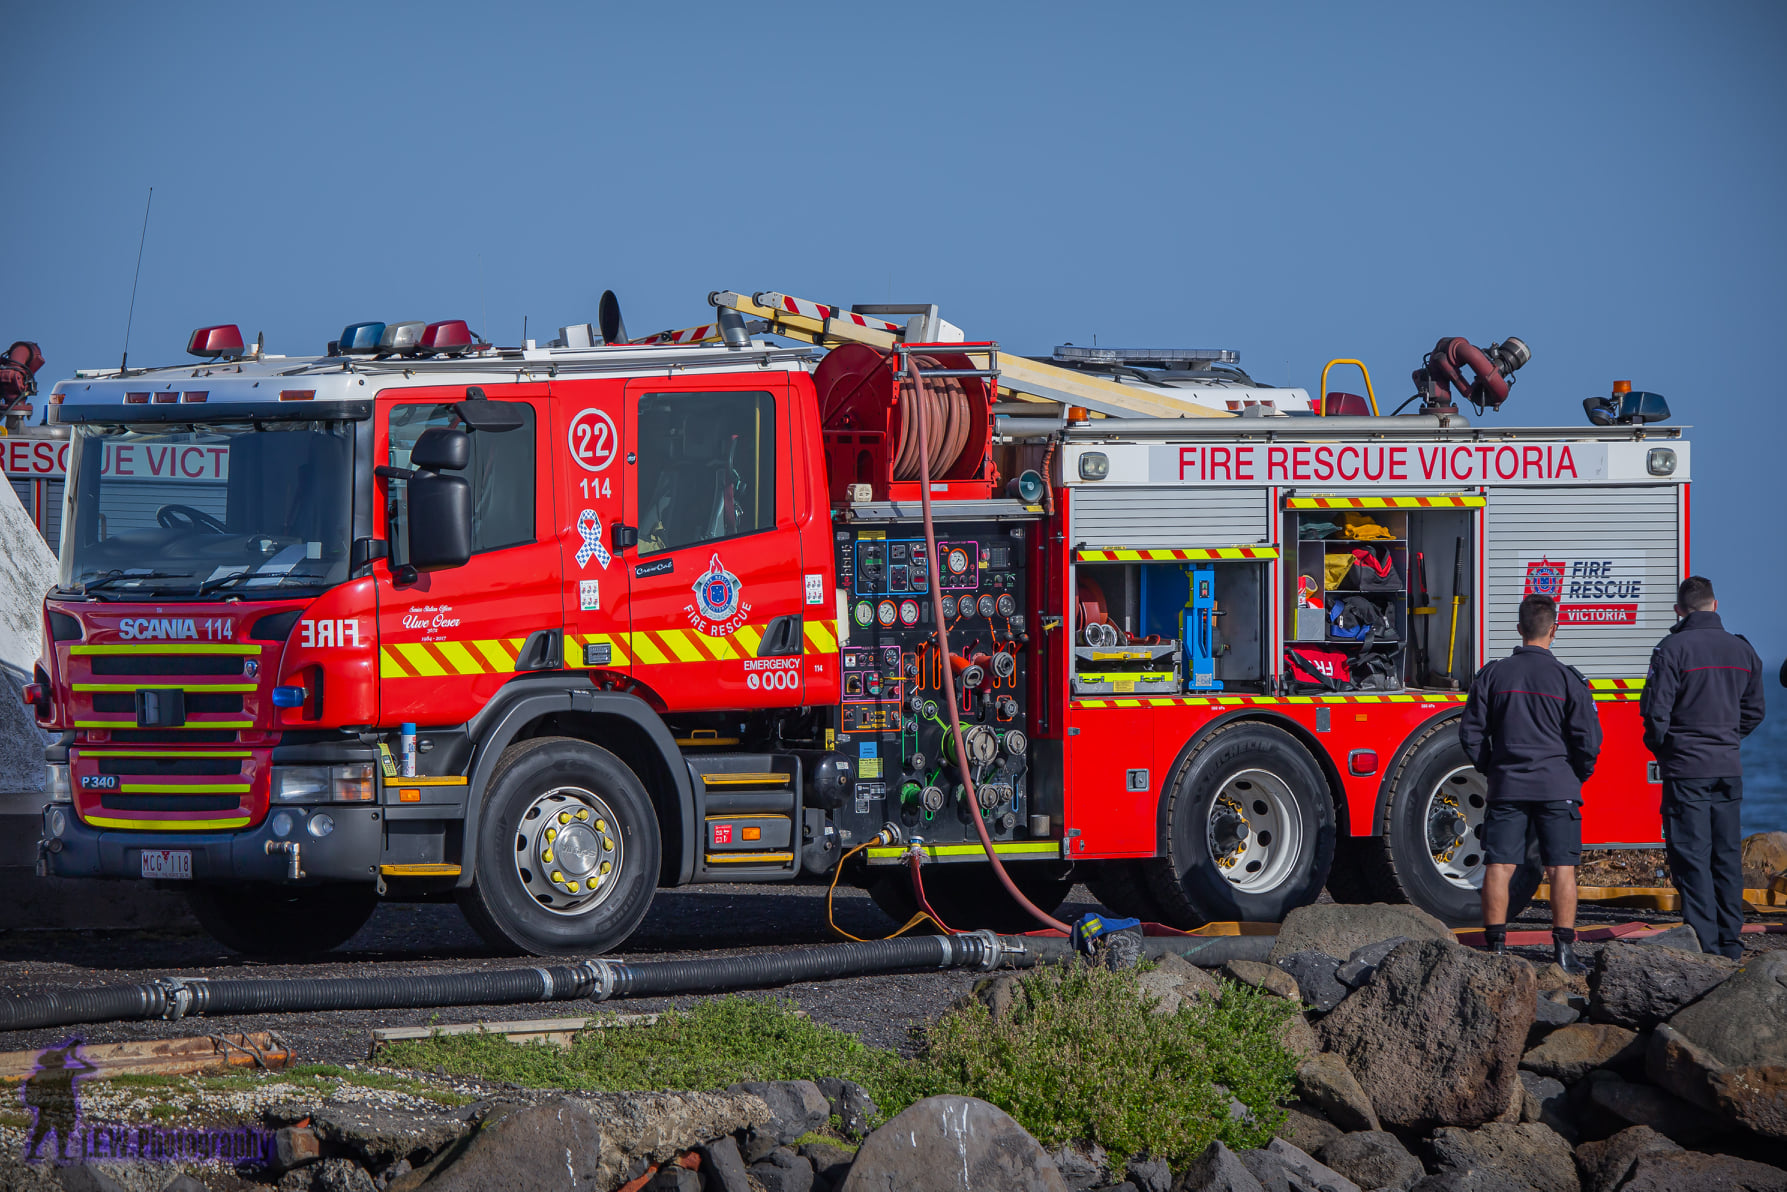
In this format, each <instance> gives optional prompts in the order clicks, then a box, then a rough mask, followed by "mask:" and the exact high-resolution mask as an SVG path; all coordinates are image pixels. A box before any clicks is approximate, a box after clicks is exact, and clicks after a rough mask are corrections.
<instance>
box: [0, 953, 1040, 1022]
mask: <svg viewBox="0 0 1787 1192" xmlns="http://www.w3.org/2000/svg"><path fill="white" fill-rule="evenodd" d="M1002 962H1008V963H1014V964H1016V963H1026V964H1034V963H1035V957H1034V955H1033V954H1032V953H1031V952H1030V951H1029V950H1028V949H1027V942H1017V941H1008V940H1005V939H1001V938H1000V937H999V936H996V935H994V934H993V933H992V932H990V931H977V932H971V933H968V934H965V935H929V936H911V937H907V938H904V939H892V940H876V941H873V942H870V943H859V944H833V945H829V946H827V947H823V948H800V949H796V950H793V951H786V950H778V951H768V952H761V953H753V954H751V955H747V956H725V957H719V958H713V959H702V960H653V961H645V962H642V963H638V964H622V963H619V962H617V961H611V960H589V961H585V962H584V963H582V964H577V965H550V966H540V967H535V968H519V969H502V970H498V971H496V972H477V973H422V974H411V975H408V976H402V977H326V978H315V977H297V978H291V979H286V980H267V979H256V980H244V981H213V980H210V979H208V978H204V977H160V978H157V979H156V980H153V981H145V982H142V983H141V984H136V985H102V986H100V987H99V988H97V989H67V990H56V991H54V992H50V993H34V994H28V995H26V996H24V997H13V998H8V999H6V1000H5V1001H0V1031H22V1030H30V1029H33V1028H37V1027H49V1026H71V1025H73V1024H75V1023H80V1022H116V1021H127V1020H136V1019H149V1018H163V1019H177V1018H186V1017H190V1016H194V1015H218V1014H300V1013H305V1012H308V1011H315V1010H392V1009H408V1008H414V1007H429V1006H483V1005H501V1004H504V1003H512V1002H563V1001H575V1000H581V999H587V1000H591V1001H598V1002H602V1001H607V1000H609V999H610V998H634V997H664V996H668V995H670V994H677V993H717V992H720V991H723V990H728V989H761V988H767V987H771V986H776V985H790V984H794V983H796V982H800V981H830V980H836V979H837V978H839V977H860V976H865V975H868V974H871V973H886V972H897V971H900V970H905V969H927V968H938V969H954V968H974V969H987V970H990V969H993V968H997V967H998V966H999V965H1000V964H1001V963H1002Z"/></svg>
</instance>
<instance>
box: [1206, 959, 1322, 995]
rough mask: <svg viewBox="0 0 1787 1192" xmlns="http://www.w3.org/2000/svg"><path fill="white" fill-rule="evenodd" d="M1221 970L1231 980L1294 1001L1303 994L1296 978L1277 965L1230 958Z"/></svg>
mask: <svg viewBox="0 0 1787 1192" xmlns="http://www.w3.org/2000/svg"><path fill="white" fill-rule="evenodd" d="M1221 972H1222V975H1223V976H1225V977H1227V978H1228V979H1229V980H1231V981H1239V982H1240V983H1241V984H1243V985H1252V986H1254V987H1255V988H1258V989H1264V990H1265V991H1266V992H1267V993H1275V994H1277V995H1278V996H1279V997H1283V998H1290V999H1292V1000H1293V1001H1295V1000H1298V999H1300V998H1301V997H1302V996H1303V995H1302V993H1301V992H1299V991H1298V989H1297V979H1296V978H1295V977H1293V976H1291V975H1290V974H1289V973H1287V972H1285V971H1284V970H1283V969H1281V968H1279V967H1278V966H1277V965H1272V964H1263V963H1261V962H1260V961H1258V960H1230V961H1227V962H1226V963H1224V964H1223V966H1222V969H1221Z"/></svg>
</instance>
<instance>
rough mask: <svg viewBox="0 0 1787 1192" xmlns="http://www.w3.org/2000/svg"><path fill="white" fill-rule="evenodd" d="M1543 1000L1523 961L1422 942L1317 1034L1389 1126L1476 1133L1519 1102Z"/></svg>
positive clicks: (1387, 962)
mask: <svg viewBox="0 0 1787 1192" xmlns="http://www.w3.org/2000/svg"><path fill="white" fill-rule="evenodd" d="M1436 922H1437V920H1436ZM1535 993H1536V985H1535V982H1534V977H1533V970H1532V966H1530V965H1528V964H1527V963H1526V962H1525V961H1523V960H1520V959H1519V958H1517V957H1514V956H1489V955H1482V954H1479V953H1476V952H1473V951H1471V950H1470V949H1467V948H1462V947H1459V946H1458V945H1457V944H1455V943H1451V942H1447V941H1440V940H1415V941H1411V942H1409V943H1406V944H1399V945H1398V946H1397V947H1396V948H1395V950H1394V951H1392V952H1391V953H1390V955H1389V956H1387V957H1385V958H1384V961H1383V963H1382V964H1380V965H1379V966H1378V968H1377V971H1376V972H1374V973H1373V974H1372V975H1371V979H1370V980H1369V981H1367V982H1366V983H1365V985H1363V986H1362V987H1361V988H1359V989H1358V990H1356V991H1355V992H1354V993H1353V994H1352V996H1350V997H1348V998H1347V999H1346V1000H1345V1001H1344V1002H1342V1003H1341V1005H1340V1006H1339V1007H1338V1008H1336V1009H1335V1010H1334V1011H1333V1012H1332V1013H1331V1014H1329V1015H1328V1016H1327V1017H1326V1018H1324V1019H1323V1020H1322V1021H1321V1023H1320V1025H1319V1026H1318V1028H1317V1033H1318V1035H1319V1036H1320V1038H1321V1039H1322V1043H1323V1045H1324V1046H1325V1047H1326V1048H1327V1049H1328V1050H1329V1051H1332V1052H1335V1053H1336V1054H1338V1055H1339V1056H1340V1057H1341V1058H1342V1059H1344V1060H1345V1061H1346V1066H1347V1068H1348V1069H1350V1070H1351V1071H1352V1073H1353V1075H1354V1076H1355V1077H1356V1078H1357V1079H1358V1081H1359V1084H1360V1086H1361V1087H1363V1088H1364V1090H1365V1093H1366V1095H1367V1096H1368V1097H1369V1098H1370V1099H1371V1104H1372V1106H1373V1108H1374V1109H1375V1110H1376V1111H1377V1115H1378V1119H1379V1121H1380V1122H1382V1123H1383V1125H1384V1126H1385V1127H1386V1128H1388V1129H1409V1130H1422V1129H1430V1128H1432V1127H1434V1126H1442V1125H1458V1126H1476V1125H1481V1124H1483V1123H1485V1122H1489V1121H1494V1120H1495V1119H1497V1118H1498V1117H1501V1116H1503V1115H1504V1114H1506V1113H1507V1112H1508V1110H1509V1107H1510V1106H1513V1105H1517V1104H1518V1102H1517V1100H1516V1098H1518V1097H1519V1096H1520V1095H1521V1088H1520V1078H1519V1068H1520V1055H1521V1047H1522V1046H1523V1045H1524V1043H1525V1042H1526V1035H1527V1031H1528V1029H1529V1028H1530V1027H1531V1026H1532V1019H1533V999H1534V996H1535Z"/></svg>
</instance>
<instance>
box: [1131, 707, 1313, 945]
mask: <svg viewBox="0 0 1787 1192" xmlns="http://www.w3.org/2000/svg"><path fill="white" fill-rule="evenodd" d="M1166 797H1167V809H1166V817H1167V833H1166V850H1165V854H1164V855H1163V856H1161V857H1160V858H1158V859H1156V860H1154V861H1150V862H1147V863H1145V869H1146V872H1147V874H1148V884H1149V888H1150V889H1151V890H1152V891H1153V893H1154V896H1155V897H1156V898H1157V899H1159V901H1160V906H1161V909H1162V910H1163V911H1164V912H1165V921H1166V922H1167V923H1170V924H1172V925H1173V926H1175V927H1181V928H1185V927H1195V926H1197V925H1199V924H1201V923H1207V922H1210V921H1212V920H1241V921H1251V922H1277V921H1278V920H1280V919H1283V918H1284V917H1285V915H1287V914H1289V913H1290V912H1291V911H1292V910H1293V909H1295V908H1297V907H1299V906H1303V905H1305V904H1306V903H1310V902H1314V901H1315V900H1316V898H1317V897H1318V896H1319V895H1320V894H1321V892H1322V883H1323V882H1324V881H1325V880H1326V879H1327V877H1328V867H1329V865H1330V863H1331V862H1332V861H1333V858H1334V801H1333V798H1332V797H1331V795H1330V794H1329V790H1328V782H1327V779H1326V778H1325V777H1324V776H1323V775H1322V771H1321V769H1320V767H1318V766H1317V765H1316V762H1315V759H1314V758H1313V757H1311V756H1310V755H1309V751H1308V750H1307V749H1305V748H1303V746H1302V745H1301V744H1300V743H1299V742H1298V741H1297V739H1296V738H1294V737H1292V736H1291V735H1290V734H1289V733H1287V732H1285V731H1284V730H1283V729H1279V728H1274V727H1272V726H1271V725H1268V724H1258V723H1252V722H1244V723H1240V724H1233V725H1229V726H1227V727H1224V728H1220V729H1217V730H1216V731H1215V732H1214V733H1211V734H1210V736H1208V737H1207V738H1205V739H1204V740H1203V741H1202V742H1200V743H1199V744H1198V746H1197V747H1196V748H1195V749H1193V750H1192V751H1191V754H1190V755H1189V756H1188V757H1186V759H1185V761H1184V762H1183V763H1182V764H1181V765H1180V766H1179V769H1178V772H1177V775H1176V776H1175V778H1174V779H1173V781H1172V782H1171V783H1170V785H1169V786H1168V788H1167V796H1166Z"/></svg>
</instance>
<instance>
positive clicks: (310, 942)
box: [186, 884, 378, 960]
mask: <svg viewBox="0 0 1787 1192" xmlns="http://www.w3.org/2000/svg"><path fill="white" fill-rule="evenodd" d="M186 905H187V906H189V907H191V908H192V917H193V918H195V919H197V920H198V921H199V926H200V927H203V928H204V929H205V930H206V931H208V932H210V934H211V938H212V939H214V940H216V941H217V942H218V943H220V944H222V945H223V946H224V947H226V948H228V949H229V950H230V951H232V952H240V953H242V954H243V955H245V956H256V957H261V958H263V959H268V960H299V959H302V958H304V957H306V956H315V955H317V954H318V953H319V952H327V951H330V950H331V949H334V948H338V947H340V946H341V945H342V944H345V943H347V941H348V940H349V939H351V938H352V937H353V935H354V933H355V932H357V931H359V930H360V928H362V927H364V926H366V920H368V919H370V918H372V912H373V911H374V910H376V909H378V891H377V890H376V889H374V888H373V887H372V886H369V885H368V886H361V885H353V886H263V885H254V884H249V885H239V886H194V887H193V888H192V889H190V890H188V891H187V892H186Z"/></svg>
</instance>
